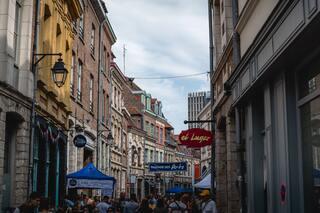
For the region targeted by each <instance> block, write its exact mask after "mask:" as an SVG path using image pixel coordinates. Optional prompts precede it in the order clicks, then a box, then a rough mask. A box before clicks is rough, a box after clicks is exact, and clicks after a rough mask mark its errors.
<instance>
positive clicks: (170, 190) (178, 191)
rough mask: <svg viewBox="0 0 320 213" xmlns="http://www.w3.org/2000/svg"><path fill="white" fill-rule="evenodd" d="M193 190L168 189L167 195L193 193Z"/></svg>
mask: <svg viewBox="0 0 320 213" xmlns="http://www.w3.org/2000/svg"><path fill="white" fill-rule="evenodd" d="M192 192H193V191H192V189H188V188H181V187H174V188H171V189H168V190H167V191H166V193H168V194H170V193H172V194H175V193H192Z"/></svg>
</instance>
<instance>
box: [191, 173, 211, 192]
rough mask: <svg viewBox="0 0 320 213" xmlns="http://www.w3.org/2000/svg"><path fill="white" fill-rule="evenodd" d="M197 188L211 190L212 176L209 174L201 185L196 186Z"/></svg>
mask: <svg viewBox="0 0 320 213" xmlns="http://www.w3.org/2000/svg"><path fill="white" fill-rule="evenodd" d="M194 187H196V188H202V189H210V188H211V174H208V175H207V176H206V177H205V178H203V179H202V180H201V181H200V182H199V183H196V184H194Z"/></svg>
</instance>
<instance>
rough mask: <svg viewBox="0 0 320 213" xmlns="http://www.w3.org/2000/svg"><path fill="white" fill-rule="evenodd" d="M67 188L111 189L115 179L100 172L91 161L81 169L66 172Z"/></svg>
mask: <svg viewBox="0 0 320 213" xmlns="http://www.w3.org/2000/svg"><path fill="white" fill-rule="evenodd" d="M67 180H68V188H76V189H103V190H107V191H113V187H114V184H115V182H116V179H115V178H114V177H110V176H107V175H105V174H103V173H102V172H100V171H99V170H98V169H97V168H96V167H95V166H94V165H93V164H92V163H89V164H88V165H87V166H86V167H84V168H83V169H81V170H79V171H77V172H74V173H71V174H68V175H67Z"/></svg>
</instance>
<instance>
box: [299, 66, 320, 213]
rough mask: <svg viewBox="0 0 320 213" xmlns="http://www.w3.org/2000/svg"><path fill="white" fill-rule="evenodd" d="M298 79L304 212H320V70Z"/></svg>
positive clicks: (304, 74)
mask: <svg viewBox="0 0 320 213" xmlns="http://www.w3.org/2000/svg"><path fill="white" fill-rule="evenodd" d="M318 67H319V66H318ZM299 79H300V81H299V98H300V101H301V100H302V101H303V102H302V103H301V105H300V120H301V138H302V152H303V180H304V204H305V212H306V213H308V212H320V92H319V90H320V69H312V71H310V72H303V73H301V78H299Z"/></svg>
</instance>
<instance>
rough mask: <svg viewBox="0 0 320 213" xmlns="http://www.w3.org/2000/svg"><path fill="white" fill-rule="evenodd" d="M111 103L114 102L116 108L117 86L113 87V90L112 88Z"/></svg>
mask: <svg viewBox="0 0 320 213" xmlns="http://www.w3.org/2000/svg"><path fill="white" fill-rule="evenodd" d="M113 104H114V107H116V108H117V88H116V87H114V90H113Z"/></svg>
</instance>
